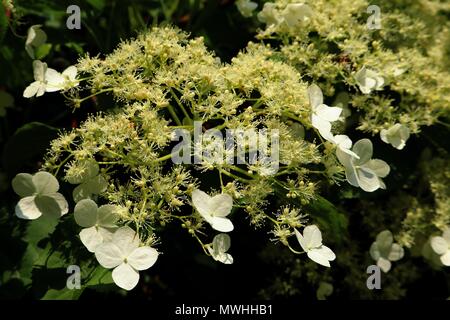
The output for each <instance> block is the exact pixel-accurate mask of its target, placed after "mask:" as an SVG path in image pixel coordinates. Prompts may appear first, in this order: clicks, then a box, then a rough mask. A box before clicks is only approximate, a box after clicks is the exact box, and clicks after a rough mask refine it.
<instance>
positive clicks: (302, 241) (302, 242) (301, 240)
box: [294, 229, 309, 252]
mask: <svg viewBox="0 0 450 320" xmlns="http://www.w3.org/2000/svg"><path fill="white" fill-rule="evenodd" d="M294 232H295V236H296V238H297V241H298V243H299V244H300V246H301V247H302V249H303V251H305V252H307V251H308V250H309V248H308V246H307V245H306V241H305V238H304V237H303V235H302V234H301V233H300V232H299V231H298V230H297V229H294Z"/></svg>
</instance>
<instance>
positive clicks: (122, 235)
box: [112, 227, 140, 257]
mask: <svg viewBox="0 0 450 320" xmlns="http://www.w3.org/2000/svg"><path fill="white" fill-rule="evenodd" d="M112 242H113V243H114V244H115V245H116V246H117V247H119V248H120V250H121V251H122V253H123V254H124V256H125V257H127V256H128V255H130V254H131V253H132V252H133V251H134V250H135V249H137V248H138V247H139V244H140V240H139V237H138V235H137V234H136V232H135V231H134V230H133V229H131V228H130V227H122V228H119V229H117V231H116V232H114V235H113V238H112Z"/></svg>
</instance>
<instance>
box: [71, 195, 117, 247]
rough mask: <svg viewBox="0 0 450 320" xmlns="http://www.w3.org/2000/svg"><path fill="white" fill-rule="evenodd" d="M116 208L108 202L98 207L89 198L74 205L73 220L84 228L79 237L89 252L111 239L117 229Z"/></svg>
mask: <svg viewBox="0 0 450 320" xmlns="http://www.w3.org/2000/svg"><path fill="white" fill-rule="evenodd" d="M116 209H117V207H116V206H113V205H110V204H107V205H103V206H101V207H100V208H99V207H98V206H97V204H96V203H95V202H94V201H92V200H90V199H84V200H81V201H80V202H78V203H77V205H76V206H75V210H74V215H75V221H76V222H77V223H78V225H79V226H81V227H83V228H84V229H83V230H81V232H80V239H81V242H82V243H83V244H84V246H85V247H86V248H87V249H88V250H89V251H90V252H95V249H96V248H97V246H99V245H100V244H102V243H103V242H107V241H111V239H112V235H113V232H114V230H115V229H117V226H116V222H117V220H118V216H117V214H116V212H115V211H116Z"/></svg>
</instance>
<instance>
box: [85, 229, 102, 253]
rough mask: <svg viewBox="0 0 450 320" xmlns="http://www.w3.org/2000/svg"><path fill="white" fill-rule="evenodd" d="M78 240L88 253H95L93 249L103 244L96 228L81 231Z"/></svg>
mask: <svg viewBox="0 0 450 320" xmlns="http://www.w3.org/2000/svg"><path fill="white" fill-rule="evenodd" d="M80 239H81V242H82V243H83V244H84V246H85V247H86V248H87V249H88V250H89V252H95V249H97V247H98V246H99V245H100V244H102V243H103V237H102V235H101V234H100V232H98V230H97V228H96V227H90V228H85V229H83V230H81V232H80Z"/></svg>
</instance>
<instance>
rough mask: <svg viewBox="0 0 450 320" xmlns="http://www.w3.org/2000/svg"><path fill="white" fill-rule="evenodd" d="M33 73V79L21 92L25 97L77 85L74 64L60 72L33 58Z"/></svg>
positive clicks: (38, 95) (37, 95)
mask: <svg viewBox="0 0 450 320" xmlns="http://www.w3.org/2000/svg"><path fill="white" fill-rule="evenodd" d="M33 73H34V80H35V81H34V82H33V83H31V84H30V85H29V86H28V87H27V88H25V91H24V92H23V96H24V97H25V98H31V97H33V96H36V97H40V96H42V95H43V94H44V93H45V92H55V91H59V90H65V89H69V88H71V87H74V86H77V85H78V81H77V80H76V75H77V69H76V67H74V66H71V67H68V68H67V69H66V70H64V72H63V73H62V74H61V73H59V72H58V71H56V70H54V69H51V68H48V67H47V64H46V63H45V62H41V61H39V60H35V61H33Z"/></svg>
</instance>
